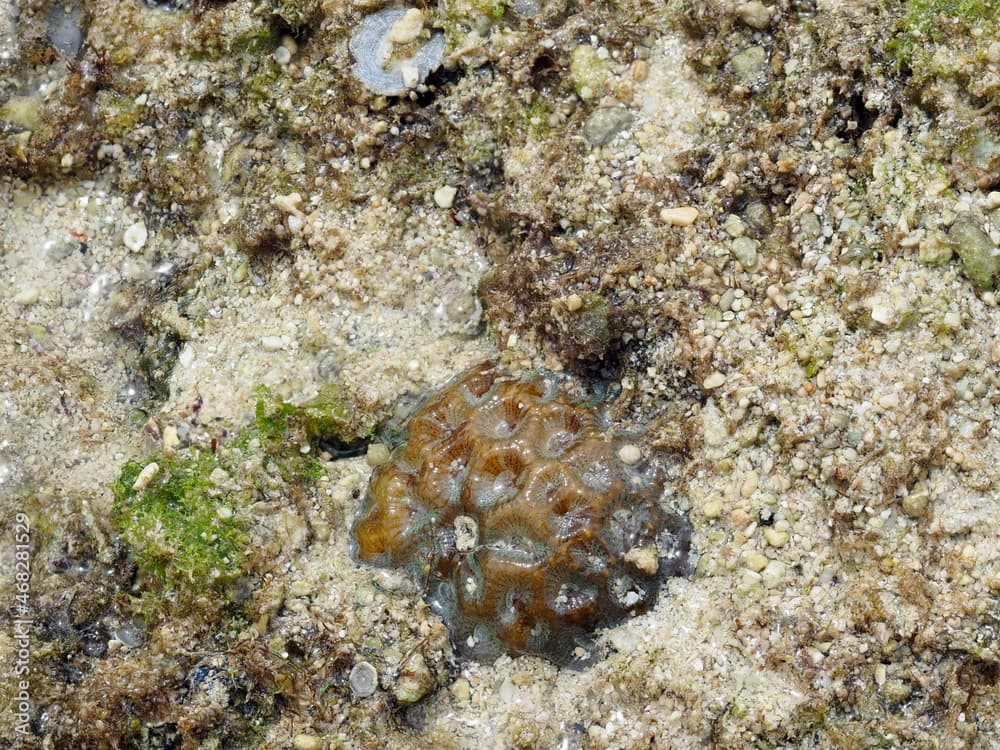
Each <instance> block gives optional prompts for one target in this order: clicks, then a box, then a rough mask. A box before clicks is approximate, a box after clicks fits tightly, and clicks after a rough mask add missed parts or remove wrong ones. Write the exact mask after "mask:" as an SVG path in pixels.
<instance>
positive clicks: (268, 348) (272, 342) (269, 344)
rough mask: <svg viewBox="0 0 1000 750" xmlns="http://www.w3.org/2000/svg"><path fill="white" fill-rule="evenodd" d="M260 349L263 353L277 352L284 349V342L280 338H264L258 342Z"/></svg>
mask: <svg viewBox="0 0 1000 750" xmlns="http://www.w3.org/2000/svg"><path fill="white" fill-rule="evenodd" d="M260 347H261V349H263V350H264V351H265V352H278V351H281V350H282V349H284V348H285V340H284V339H283V338H281V336H264V337H263V338H261V340H260Z"/></svg>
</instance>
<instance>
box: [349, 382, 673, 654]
mask: <svg viewBox="0 0 1000 750" xmlns="http://www.w3.org/2000/svg"><path fill="white" fill-rule="evenodd" d="M563 382H564V380H563V379H561V378H560V377H559V376H557V375H553V374H535V375H528V376H524V377H517V376H514V375H512V374H510V373H507V372H505V371H504V370H502V369H500V368H498V367H495V366H493V365H491V364H489V363H486V364H482V365H479V366H477V367H476V368H474V369H472V370H471V371H470V372H468V373H466V374H464V375H462V376H460V377H458V378H457V379H455V380H453V381H452V382H451V383H449V384H447V385H446V386H445V387H444V388H443V389H441V390H440V391H438V392H436V393H435V394H434V395H432V396H431V397H430V398H429V399H427V400H426V401H425V402H424V403H423V404H422V405H420V406H419V407H418V408H417V409H416V410H415V411H414V413H413V414H412V415H411V416H410V418H409V420H408V423H407V439H406V442H405V443H404V444H402V445H401V446H400V447H398V448H397V449H396V451H395V452H394V453H393V455H392V457H391V459H390V461H389V462H388V463H386V464H384V465H383V466H381V467H379V468H378V469H377V470H376V471H375V473H374V475H373V477H372V480H371V483H370V485H369V488H368V492H367V494H366V496H365V499H364V501H363V505H362V508H361V510H360V512H359V513H358V516H357V518H356V519H355V523H354V527H353V530H352V532H353V533H352V544H353V545H354V553H355V555H356V557H357V558H358V559H359V560H361V561H362V562H365V563H369V564H374V565H381V566H392V567H402V568H404V569H406V570H407V571H408V572H409V573H410V575H411V576H413V578H414V579H415V580H416V581H417V582H418V584H419V585H421V586H423V587H424V589H425V592H426V596H427V599H428V602H429V604H430V606H431V608H432V609H433V610H434V611H435V612H436V613H437V614H439V615H440V616H441V617H442V619H443V620H444V621H445V624H446V625H447V626H448V629H449V632H450V634H451V637H452V642H453V644H454V646H455V648H456V650H457V651H458V652H459V653H460V654H461V655H463V656H466V657H469V658H474V659H478V660H483V661H489V660H492V659H493V658H495V657H496V656H498V655H499V654H501V653H504V652H509V653H514V654H521V653H527V654H537V655H540V656H544V657H546V658H548V659H551V660H552V661H555V662H556V663H560V664H569V665H574V666H582V665H585V664H587V663H589V662H590V661H592V660H593V658H594V649H593V645H592V643H591V640H590V636H591V634H592V633H593V631H594V630H595V629H596V628H598V627H602V626H606V625H610V624H613V623H615V622H619V621H621V620H623V619H625V618H627V617H629V616H631V615H633V614H637V613H640V612H643V611H645V610H646V609H648V608H649V607H650V606H651V605H652V604H653V602H654V601H655V598H656V593H657V590H658V588H659V584H660V581H661V580H662V578H663V577H664V576H666V575H671V574H674V575H676V574H678V573H679V572H682V571H683V570H684V568H685V567H686V564H687V551H688V546H689V540H690V534H689V530H688V526H687V522H686V520H685V519H683V518H682V517H680V516H677V515H674V514H671V513H668V512H667V511H665V510H664V509H663V508H662V507H661V506H660V504H659V502H658V497H659V495H660V493H661V492H662V482H661V480H660V475H659V472H658V471H657V470H656V469H655V468H654V467H653V466H652V465H650V464H649V463H648V462H644V461H636V462H635V463H631V464H626V463H624V462H623V461H622V460H621V458H620V457H619V449H620V448H621V446H620V445H619V444H618V443H616V442H615V441H613V440H611V439H609V438H608V437H606V435H605V434H604V432H603V430H602V424H601V422H602V416H603V415H602V413H601V411H600V410H599V409H597V408H593V407H590V406H587V405H584V404H581V403H578V402H577V401H576V400H575V399H573V398H572V397H571V396H570V395H569V394H568V393H567V392H566V391H565V389H564V388H563Z"/></svg>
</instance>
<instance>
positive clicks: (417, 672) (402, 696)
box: [392, 653, 434, 704]
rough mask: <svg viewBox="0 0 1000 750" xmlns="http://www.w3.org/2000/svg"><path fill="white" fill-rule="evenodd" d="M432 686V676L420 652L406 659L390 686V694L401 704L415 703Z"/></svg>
mask: <svg viewBox="0 0 1000 750" xmlns="http://www.w3.org/2000/svg"><path fill="white" fill-rule="evenodd" d="M433 687H434V676H433V675H432V674H431V671H430V669H428V667H427V662H426V661H425V660H424V657H423V655H422V654H420V653H415V654H413V655H412V656H410V658H409V659H407V660H406V663H405V664H404V665H403V668H402V669H401V670H400V672H399V676H398V677H397V678H396V682H395V683H394V684H393V686H392V695H393V697H395V699H396V700H397V701H399V702H400V703H403V704H407V703H416V702H417V701H419V700H420V699H421V698H423V697H424V696H425V695H427V694H428V693H429V692H430V691H431V690H432V689H433Z"/></svg>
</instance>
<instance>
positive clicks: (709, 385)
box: [701, 372, 726, 391]
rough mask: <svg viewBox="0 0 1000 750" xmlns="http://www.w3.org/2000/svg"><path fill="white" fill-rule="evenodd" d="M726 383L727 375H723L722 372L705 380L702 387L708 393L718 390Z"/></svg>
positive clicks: (714, 373) (713, 374) (715, 373)
mask: <svg viewBox="0 0 1000 750" xmlns="http://www.w3.org/2000/svg"><path fill="white" fill-rule="evenodd" d="M725 382H726V376H725V375H723V374H722V373H721V372H713V373H712V374H711V375H709V376H708V377H707V378H705V380H704V381H702V384H701V387H702V388H704V389H705V390H706V391H711V390H714V389H715V388H718V387H719V386H720V385H722V384H724V383H725Z"/></svg>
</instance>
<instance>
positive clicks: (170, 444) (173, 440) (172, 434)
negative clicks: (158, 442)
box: [163, 424, 181, 450]
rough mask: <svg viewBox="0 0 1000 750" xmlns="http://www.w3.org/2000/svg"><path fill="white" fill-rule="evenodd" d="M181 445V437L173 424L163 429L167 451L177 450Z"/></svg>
mask: <svg viewBox="0 0 1000 750" xmlns="http://www.w3.org/2000/svg"><path fill="white" fill-rule="evenodd" d="M180 444H181V439H180V436H179V435H178V434H177V428H176V427H174V426H173V425H172V424H168V425H167V426H166V427H164V428H163V447H164V448H166V449H167V450H171V449H173V448H176V447H177V446H178V445H180Z"/></svg>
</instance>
